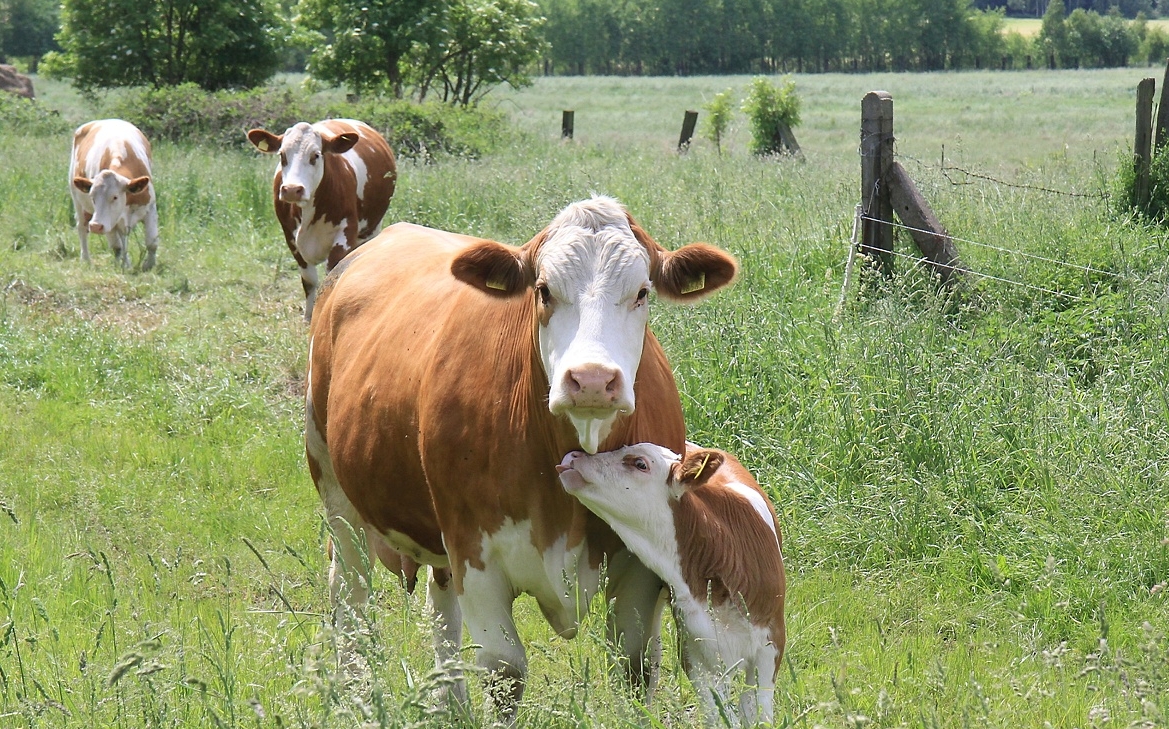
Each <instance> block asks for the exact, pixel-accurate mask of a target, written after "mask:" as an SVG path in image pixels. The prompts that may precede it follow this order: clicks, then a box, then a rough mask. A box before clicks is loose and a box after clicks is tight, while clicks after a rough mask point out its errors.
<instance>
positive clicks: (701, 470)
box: [675, 448, 726, 488]
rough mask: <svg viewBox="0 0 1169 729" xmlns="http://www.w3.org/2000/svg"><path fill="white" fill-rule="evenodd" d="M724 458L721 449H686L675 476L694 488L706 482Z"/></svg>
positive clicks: (719, 466)
mask: <svg viewBox="0 0 1169 729" xmlns="http://www.w3.org/2000/svg"><path fill="white" fill-rule="evenodd" d="M725 460H726V457H725V456H724V455H723V453H722V451H716V450H712V449H710V448H700V449H698V450H693V451H687V453H686V457H685V458H683V459H682V463H681V464H680V465H679V466H678V470H677V471H676V475H675V478H676V480H677V481H678V483H680V484H681V485H683V486H685V487H686V488H696V487H698V486H701V485H702V484H704V483H706V482H707V480H708V479H709V478H710V477H711V476H712V475H714V472H715V471H717V470H718V469H719V468H721V467H722V465H723V461H725Z"/></svg>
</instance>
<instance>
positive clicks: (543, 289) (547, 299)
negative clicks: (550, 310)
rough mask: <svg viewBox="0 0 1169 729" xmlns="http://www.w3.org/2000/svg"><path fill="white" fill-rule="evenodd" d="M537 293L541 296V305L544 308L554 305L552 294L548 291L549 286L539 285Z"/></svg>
mask: <svg viewBox="0 0 1169 729" xmlns="http://www.w3.org/2000/svg"><path fill="white" fill-rule="evenodd" d="M536 293H537V294H539V296H540V303H541V304H543V305H544V306H551V305H552V292H551V291H549V290H548V284H538V285H537V286H536Z"/></svg>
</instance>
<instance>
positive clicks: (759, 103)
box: [742, 76, 800, 155]
mask: <svg viewBox="0 0 1169 729" xmlns="http://www.w3.org/2000/svg"><path fill="white" fill-rule="evenodd" d="M742 109H743V111H744V112H745V113H746V114H747V119H748V120H749V121H750V124H751V151H752V152H754V153H755V154H760V155H763V154H779V153H782V152H784V151H786V149H787V148H786V146H785V145H784V142H783V134H782V131H781V130H782V129H783V127H787V129H789V130H791V129H795V128H796V127H797V126H798V125H799V123H800V97H799V96H797V95H796V82H795V80H794V79H791V78H786V79H784V81H783V84H782V85H780V86H776V85H775V84H773V83H771V82H770V81H768V80H767V79H766V78H764V77H763V76H756V77H755V78H754V79H753V80H752V81H751V87H750V89H749V90H748V92H747V98H746V99H744V100H743V107H742Z"/></svg>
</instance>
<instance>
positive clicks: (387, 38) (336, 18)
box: [298, 0, 544, 106]
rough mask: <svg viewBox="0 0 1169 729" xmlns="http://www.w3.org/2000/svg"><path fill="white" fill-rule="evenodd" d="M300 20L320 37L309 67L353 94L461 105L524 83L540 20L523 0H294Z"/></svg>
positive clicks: (538, 46)
mask: <svg viewBox="0 0 1169 729" xmlns="http://www.w3.org/2000/svg"><path fill="white" fill-rule="evenodd" d="M298 7H299V8H300V24H301V25H302V26H303V27H304V28H305V29H306V30H308V31H310V32H313V33H316V34H317V37H318V38H319V42H318V43H317V44H316V48H315V50H314V51H313V53H312V55H311V56H310V57H309V61H308V70H309V73H310V74H312V76H313V77H314V78H316V79H318V80H320V81H324V82H326V83H332V84H338V85H344V86H346V87H348V88H349V89H351V90H353V92H354V93H357V94H369V93H372V94H384V93H389V94H391V95H393V96H394V97H396V98H402V97H403V95H404V94H405V91H406V87H407V86H409V87H410V88H411V89H412V91H413V93H414V94H415V95H416V96H417V98H418V100H419V101H424V100H426V98H427V97H428V96H430V95H431V94H433V95H434V96H438V97H440V98H441V99H442V100H443V101H444V102H448V103H452V104H460V105H463V106H466V105H468V104H471V103H473V102H475V101H477V100H478V99H480V98H481V97H482V96H483V95H484V94H486V93H487V92H488V91H489V90H490V89H491V88H493V87H495V86H497V85H499V84H501V83H508V84H511V85H512V86H515V87H521V86H524V85H525V84H527V83H529V79H528V76H527V69H528V67H529V66H530V65H531V64H532V63H533V62H534V61H535V60H536V59H537V58H538V57H539V54H540V53H541V52H542V50H543V48H544V46H543V39H542V37H541V35H540V25H541V23H542V22H543V19H542V18H540V17H539V16H538V15H537V13H536V12H535V11H536V6H535V4H534V3H532V2H530V0H442V1H441V2H423V1H422V0H408V1H406V2H403V1H401V0H376V1H375V2H366V0H301V4H300V5H299V6H298Z"/></svg>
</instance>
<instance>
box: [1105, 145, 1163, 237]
mask: <svg viewBox="0 0 1169 729" xmlns="http://www.w3.org/2000/svg"><path fill="white" fill-rule="evenodd" d="M1115 184H1116V190H1115V193H1114V194H1113V196H1112V199H1113V205H1114V207H1115V210H1116V212H1117V213H1119V214H1120V215H1128V214H1131V213H1136V214H1137V215H1140V216H1141V217H1144V218H1147V219H1148V220H1151V221H1153V222H1156V223H1162V224H1164V223H1165V222H1167V221H1169V146H1165V147H1161V148H1160V149H1158V150H1157V151H1156V152H1155V153H1154V154H1153V161H1152V164H1151V165H1150V166H1149V201H1148V202H1147V203H1146V204H1144V205H1141V204H1140V203H1139V202H1138V201H1137V173H1136V165H1135V164H1134V163H1133V154H1132V153H1131V152H1122V153H1121V159H1120V164H1119V165H1118V166H1117V173H1116V183H1115Z"/></svg>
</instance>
